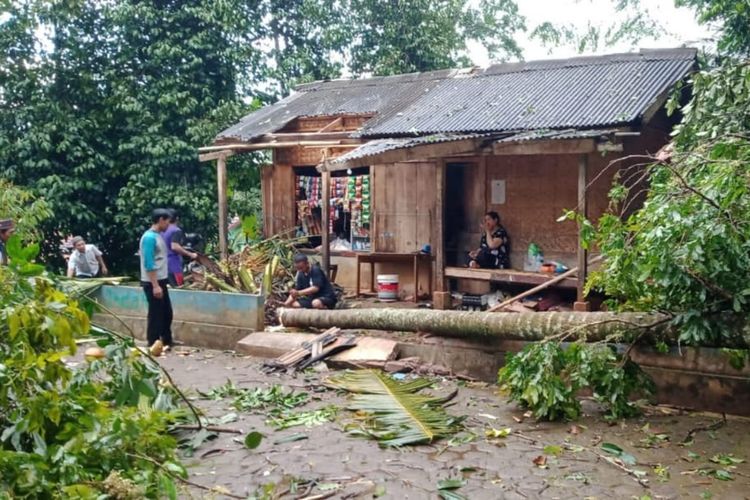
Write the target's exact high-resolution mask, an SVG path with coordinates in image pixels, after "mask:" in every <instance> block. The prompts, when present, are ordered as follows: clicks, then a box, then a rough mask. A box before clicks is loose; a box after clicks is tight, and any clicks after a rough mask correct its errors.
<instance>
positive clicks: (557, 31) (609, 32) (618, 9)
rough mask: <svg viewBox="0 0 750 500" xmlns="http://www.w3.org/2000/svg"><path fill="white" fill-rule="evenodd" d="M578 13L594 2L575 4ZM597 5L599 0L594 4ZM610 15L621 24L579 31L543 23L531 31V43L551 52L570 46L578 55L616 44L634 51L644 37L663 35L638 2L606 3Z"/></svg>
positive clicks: (585, 0)
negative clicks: (578, 10) (533, 40)
mask: <svg viewBox="0 0 750 500" xmlns="http://www.w3.org/2000/svg"><path fill="white" fill-rule="evenodd" d="M577 1H578V3H579V4H580V8H581V10H584V9H585V8H586V4H587V3H588V4H591V3H594V0H577ZM596 3H597V5H599V6H600V5H601V4H602V2H601V0H597V2H596ZM609 3H610V4H611V5H610V8H611V9H612V12H614V13H616V14H617V15H618V17H621V18H622V19H621V20H617V21H612V22H609V23H605V24H604V25H599V24H595V23H592V22H591V21H588V22H587V23H586V26H585V27H584V28H583V29H579V28H577V27H576V26H575V25H573V24H570V23H568V24H561V23H557V22H556V21H554V20H549V21H544V22H542V23H540V24H539V25H538V26H536V27H534V29H533V30H531V33H530V36H531V38H532V39H536V40H539V41H540V42H541V43H542V44H543V45H544V46H546V47H548V48H549V50H550V51H551V50H552V49H553V48H556V47H564V46H570V47H573V48H574V49H575V50H576V52H578V53H579V54H581V53H584V52H596V51H598V50H601V49H603V48H606V47H612V46H614V45H617V44H619V43H623V42H625V43H628V44H629V45H630V46H631V47H637V45H638V42H640V41H641V40H642V39H644V38H646V37H656V36H657V35H660V34H663V33H664V32H665V30H664V28H663V27H662V26H661V24H660V23H659V22H658V21H657V20H656V19H655V18H654V17H653V16H652V15H651V13H650V12H648V11H647V10H646V9H645V8H644V6H643V5H641V2H640V0H609Z"/></svg>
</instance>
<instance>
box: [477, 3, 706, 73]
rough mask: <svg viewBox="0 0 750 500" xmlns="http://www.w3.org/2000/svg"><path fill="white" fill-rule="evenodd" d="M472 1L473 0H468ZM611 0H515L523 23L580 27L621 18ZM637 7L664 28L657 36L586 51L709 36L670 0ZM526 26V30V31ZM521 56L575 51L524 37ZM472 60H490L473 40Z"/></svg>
mask: <svg viewBox="0 0 750 500" xmlns="http://www.w3.org/2000/svg"><path fill="white" fill-rule="evenodd" d="M470 1H471V2H472V3H475V2H476V1H477V0H470ZM614 3H615V2H614V1H612V0H518V7H519V10H520V13H521V15H523V16H524V17H525V18H526V23H527V26H528V27H529V28H530V30H531V29H533V27H534V26H537V25H539V24H541V23H542V22H544V21H551V22H553V23H555V24H558V25H563V24H572V25H574V26H576V27H578V28H580V29H581V30H582V29H583V28H585V27H586V23H587V22H588V21H591V23H592V24H593V25H595V26H609V25H611V24H612V23H613V22H614V21H617V20H623V19H625V18H626V16H627V14H625V13H617V12H616V11H615V8H614ZM640 9H641V10H645V11H646V12H647V13H648V14H649V16H650V17H651V18H652V19H655V20H656V21H657V22H658V23H659V24H660V25H661V27H662V28H663V29H664V33H663V34H662V35H660V36H658V37H657V38H646V39H642V40H641V41H640V42H638V44H637V46H632V45H631V44H629V43H621V44H619V45H615V46H610V47H600V48H599V50H597V51H596V52H588V53H587V54H607V53H615V52H629V51H633V50H637V49H638V48H674V47H679V46H682V45H683V44H686V45H688V46H696V47H697V46H700V45H701V42H702V41H703V40H705V39H706V38H708V37H710V36H711V33H710V31H709V30H707V29H706V28H705V27H703V26H699V25H698V23H697V22H696V20H695V15H694V13H693V11H692V10H690V9H688V8H677V7H675V6H674V0H640ZM530 30H529V31H530ZM521 47H522V49H523V53H524V59H526V60H527V61H532V60H536V59H556V58H565V57H573V56H576V55H578V54H577V53H576V50H575V49H574V48H573V47H570V46H565V47H556V48H552V49H551V50H550V48H548V47H544V46H543V45H542V44H541V42H539V41H538V40H532V39H529V38H528V37H524V38H523V40H522V41H521ZM469 49H470V56H471V58H472V60H473V62H474V64H476V65H478V66H487V65H488V64H490V63H491V61H490V60H489V58H488V56H487V53H486V51H485V50H484V48H483V47H482V46H481V45H480V44H477V43H473V44H471V45H470V47H469Z"/></svg>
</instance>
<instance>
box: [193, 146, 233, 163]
mask: <svg viewBox="0 0 750 500" xmlns="http://www.w3.org/2000/svg"><path fill="white" fill-rule="evenodd" d="M222 156H223V157H224V158H229V157H230V156H234V151H232V150H229V149H225V150H222V151H215V152H213V153H205V154H202V155H198V161H200V162H204V161H213V160H218V159H219V158H221V157H222Z"/></svg>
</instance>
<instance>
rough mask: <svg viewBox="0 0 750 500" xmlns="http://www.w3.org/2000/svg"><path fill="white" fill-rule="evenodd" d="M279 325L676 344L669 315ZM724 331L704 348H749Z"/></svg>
mask: <svg viewBox="0 0 750 500" xmlns="http://www.w3.org/2000/svg"><path fill="white" fill-rule="evenodd" d="M279 318H280V320H281V324H282V325H284V326H287V327H314V328H331V327H334V326H335V327H339V328H341V329H344V330H355V329H368V330H389V331H403V332H425V333H432V334H435V335H442V336H446V337H487V336H491V337H499V338H502V339H506V340H526V341H534V340H542V339H544V338H545V337H549V336H552V335H557V334H563V333H565V332H570V333H571V335H570V336H569V337H568V340H573V339H577V338H585V339H586V340H588V341H591V342H594V341H598V340H604V339H606V338H607V337H611V336H613V335H621V336H622V337H623V339H625V340H627V339H633V338H635V336H637V335H639V334H640V333H642V332H643V331H644V329H646V328H648V331H649V332H648V335H647V337H646V338H647V339H651V340H657V339H658V340H663V341H665V342H667V343H669V344H675V343H677V332H676V331H675V330H674V329H672V328H670V325H669V322H668V319H669V317H668V316H666V315H663V314H658V313H611V312H537V313H525V314H518V313H484V312H465V311H435V310H429V309H341V310H332V311H328V310H316V309H280V310H279ZM727 328H728V329H729V330H727V331H733V332H735V335H734V337H733V338H731V339H726V341H725V342H723V343H722V345H716V344H705V347H736V348H748V346H749V345H750V326H748V323H747V321H746V320H744V319H742V318H738V317H728V318H727Z"/></svg>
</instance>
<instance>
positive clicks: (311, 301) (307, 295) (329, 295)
mask: <svg viewBox="0 0 750 500" xmlns="http://www.w3.org/2000/svg"><path fill="white" fill-rule="evenodd" d="M294 267H295V269H297V277H296V278H295V280H294V281H295V283H294V288H293V289H292V290H291V291H290V292H289V298H288V299H287V300H286V302H285V303H284V305H285V306H286V307H295V308H304V309H310V308H312V309H333V308H334V307H335V306H336V291H335V290H334V289H333V285H331V282H330V281H329V280H328V277H327V276H326V274H325V273H324V272H323V270H322V269H321V268H320V266H312V265H310V261H309V260H308V259H307V255H305V254H297V255H295V256H294Z"/></svg>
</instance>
